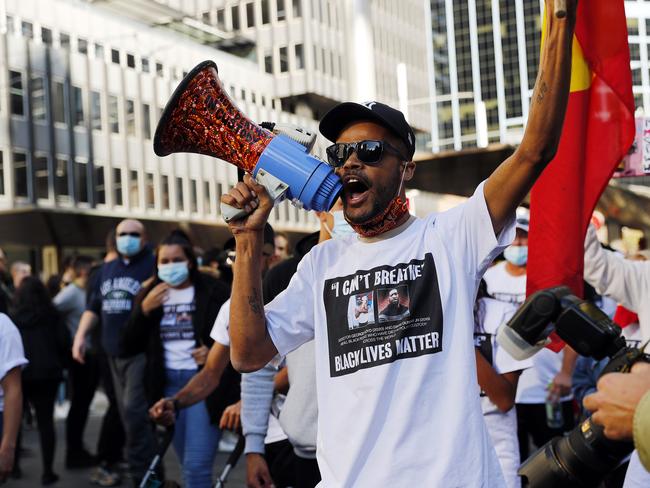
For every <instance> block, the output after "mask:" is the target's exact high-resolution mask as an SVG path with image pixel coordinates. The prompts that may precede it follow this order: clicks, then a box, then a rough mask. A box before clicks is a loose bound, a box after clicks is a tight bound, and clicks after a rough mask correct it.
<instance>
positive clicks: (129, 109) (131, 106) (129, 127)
mask: <svg viewBox="0 0 650 488" xmlns="http://www.w3.org/2000/svg"><path fill="white" fill-rule="evenodd" d="M126 134H127V135H129V136H134V135H135V102H134V101H133V100H127V101H126Z"/></svg>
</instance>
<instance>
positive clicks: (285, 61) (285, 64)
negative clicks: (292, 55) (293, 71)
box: [280, 46, 289, 73]
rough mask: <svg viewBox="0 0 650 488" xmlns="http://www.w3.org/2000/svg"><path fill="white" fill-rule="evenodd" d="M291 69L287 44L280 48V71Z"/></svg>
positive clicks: (284, 71)
mask: <svg viewBox="0 0 650 488" xmlns="http://www.w3.org/2000/svg"><path fill="white" fill-rule="evenodd" d="M287 71H289V55H288V54H287V46H283V47H281V48H280V73H286V72H287Z"/></svg>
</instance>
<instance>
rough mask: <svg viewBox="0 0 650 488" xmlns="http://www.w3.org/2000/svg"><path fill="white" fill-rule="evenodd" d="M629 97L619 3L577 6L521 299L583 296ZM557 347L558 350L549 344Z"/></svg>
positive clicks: (628, 134)
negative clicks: (541, 293)
mask: <svg viewBox="0 0 650 488" xmlns="http://www.w3.org/2000/svg"><path fill="white" fill-rule="evenodd" d="M634 133H635V127H634V97H633V95H632V74H631V71H630V52H629V47H628V43H627V23H626V18H625V8H624V4H623V0H590V1H584V0H583V1H581V2H579V3H578V14H577V21H576V29H575V37H574V41H573V63H572V72H571V93H570V95H569V102H568V107H567V112H566V118H565V120H564V126H563V129H562V137H561V139H560V145H559V149H558V152H557V155H556V157H555V159H553V161H551V163H550V164H549V166H548V167H547V168H546V170H545V171H544V173H542V175H541V177H540V178H539V180H538V181H537V183H536V184H535V186H534V187H533V190H532V193H531V209H530V233H529V243H528V247H529V253H528V270H527V293H528V294H529V295H530V294H531V293H534V292H535V291H537V290H539V289H542V288H547V287H550V286H556V285H567V286H569V287H570V288H571V289H572V290H573V291H574V293H576V294H578V295H581V294H582V291H583V286H582V285H583V282H582V272H583V264H584V259H583V258H584V248H583V246H584V236H585V232H586V230H587V224H588V223H589V219H590V217H591V213H592V211H593V209H594V207H595V206H596V203H597V201H598V198H599V197H600V195H601V193H602V192H603V190H604V189H605V186H606V185H607V182H608V181H609V179H610V177H611V175H612V173H613V172H614V169H615V168H616V166H617V165H618V164H619V162H620V161H621V159H622V158H623V156H624V155H625V154H626V153H627V152H628V150H629V149H630V147H631V146H632V141H633V139H634ZM555 345H556V346H558V347H553V346H551V348H552V349H556V350H557V349H559V347H561V344H560V343H559V342H557V343H555Z"/></svg>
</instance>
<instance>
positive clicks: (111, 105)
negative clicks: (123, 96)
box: [108, 95, 120, 134]
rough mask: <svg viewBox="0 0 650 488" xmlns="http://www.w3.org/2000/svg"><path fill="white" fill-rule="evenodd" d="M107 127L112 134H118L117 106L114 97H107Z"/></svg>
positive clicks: (118, 117)
mask: <svg viewBox="0 0 650 488" xmlns="http://www.w3.org/2000/svg"><path fill="white" fill-rule="evenodd" d="M108 127H109V129H110V131H111V132H112V133H113V134H119V133H120V116H119V104H118V100H117V97H116V96H115V95H109V96H108Z"/></svg>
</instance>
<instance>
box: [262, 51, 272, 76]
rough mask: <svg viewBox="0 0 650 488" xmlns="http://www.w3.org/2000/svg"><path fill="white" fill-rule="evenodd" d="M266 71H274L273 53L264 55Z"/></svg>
mask: <svg viewBox="0 0 650 488" xmlns="http://www.w3.org/2000/svg"><path fill="white" fill-rule="evenodd" d="M264 71H265V72H267V73H273V54H272V53H269V54H267V55H266V56H264Z"/></svg>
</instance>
